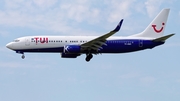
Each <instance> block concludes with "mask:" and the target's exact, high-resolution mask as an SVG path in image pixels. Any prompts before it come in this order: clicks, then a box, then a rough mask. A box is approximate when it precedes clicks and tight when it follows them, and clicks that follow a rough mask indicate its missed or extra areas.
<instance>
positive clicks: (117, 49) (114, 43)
mask: <svg viewBox="0 0 180 101" xmlns="http://www.w3.org/2000/svg"><path fill="white" fill-rule="evenodd" d="M106 44H107V45H103V46H102V49H99V51H98V53H126V52H134V51H138V50H144V49H151V48H154V47H155V46H158V45H161V44H164V42H153V41H151V40H108V41H106ZM15 51H16V52H17V53H24V52H45V53H62V52H63V51H64V47H55V48H40V49H24V50H15ZM81 53H87V51H84V52H81ZM81 53H80V54H81ZM91 53H97V51H91Z"/></svg>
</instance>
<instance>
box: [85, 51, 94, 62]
mask: <svg viewBox="0 0 180 101" xmlns="http://www.w3.org/2000/svg"><path fill="white" fill-rule="evenodd" d="M92 58H93V55H92V54H91V53H89V54H86V61H87V62H89V61H90V60H91V59H92Z"/></svg>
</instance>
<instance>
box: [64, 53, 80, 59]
mask: <svg viewBox="0 0 180 101" xmlns="http://www.w3.org/2000/svg"><path fill="white" fill-rule="evenodd" d="M79 55H80V54H66V53H62V54H61V58H77V56H79Z"/></svg>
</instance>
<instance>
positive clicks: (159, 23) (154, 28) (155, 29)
mask: <svg viewBox="0 0 180 101" xmlns="http://www.w3.org/2000/svg"><path fill="white" fill-rule="evenodd" d="M169 10H170V9H163V10H162V11H161V12H160V13H159V14H158V15H157V16H156V17H155V18H154V20H153V21H152V22H151V23H150V24H149V25H148V27H147V28H146V29H145V30H144V31H143V32H141V33H139V34H136V35H133V36H135V37H148V38H159V37H162V36H163V34H164V30H165V27H166V25H167V18H168V15H169Z"/></svg>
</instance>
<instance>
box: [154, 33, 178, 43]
mask: <svg viewBox="0 0 180 101" xmlns="http://www.w3.org/2000/svg"><path fill="white" fill-rule="evenodd" d="M173 35H175V34H170V35H166V36H163V37H160V38H157V39H154V40H153V41H154V42H164V41H165V40H166V39H168V38H170V37H171V36H173Z"/></svg>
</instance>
